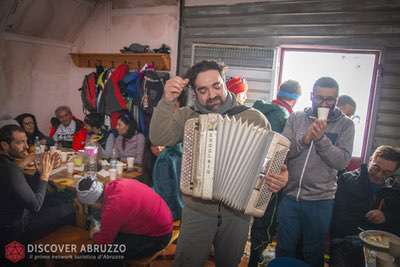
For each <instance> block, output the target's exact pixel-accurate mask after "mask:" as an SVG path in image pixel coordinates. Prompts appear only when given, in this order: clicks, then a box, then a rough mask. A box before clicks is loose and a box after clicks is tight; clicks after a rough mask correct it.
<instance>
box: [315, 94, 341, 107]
mask: <svg viewBox="0 0 400 267" xmlns="http://www.w3.org/2000/svg"><path fill="white" fill-rule="evenodd" d="M314 99H315V100H316V101H317V102H318V103H319V104H322V103H323V102H326V103H327V104H329V105H333V104H335V103H336V97H334V96H320V95H316V96H314Z"/></svg>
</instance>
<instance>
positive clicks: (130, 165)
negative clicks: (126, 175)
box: [126, 157, 135, 170]
mask: <svg viewBox="0 0 400 267" xmlns="http://www.w3.org/2000/svg"><path fill="white" fill-rule="evenodd" d="M126 162H127V163H128V170H133V166H134V163H135V158H134V157H128V158H126Z"/></svg>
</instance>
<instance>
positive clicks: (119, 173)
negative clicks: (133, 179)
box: [117, 162, 124, 175]
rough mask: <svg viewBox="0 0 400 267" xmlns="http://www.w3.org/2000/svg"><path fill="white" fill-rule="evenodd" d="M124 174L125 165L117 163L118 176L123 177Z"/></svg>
mask: <svg viewBox="0 0 400 267" xmlns="http://www.w3.org/2000/svg"><path fill="white" fill-rule="evenodd" d="M123 172H124V164H123V163H120V162H119V163H117V174H118V175H121V174H122V173H123Z"/></svg>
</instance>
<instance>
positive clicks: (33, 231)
mask: <svg viewBox="0 0 400 267" xmlns="http://www.w3.org/2000/svg"><path fill="white" fill-rule="evenodd" d="M74 223H75V209H74V207H73V205H72V201H68V199H65V198H63V197H62V195H60V194H59V193H52V194H48V195H46V198H45V201H44V203H43V206H42V207H41V209H40V211H39V212H38V213H30V212H28V211H27V210H25V212H24V216H23V218H22V219H21V220H20V221H18V222H15V224H14V225H13V226H12V227H9V228H5V229H2V230H1V231H0V236H1V238H0V239H1V241H0V250H1V252H0V266H8V265H10V266H11V265H12V266H29V260H28V259H27V258H25V259H24V260H22V261H21V262H18V264H17V265H13V263H11V262H10V261H8V260H6V259H4V252H5V249H4V247H5V245H6V244H8V243H9V242H11V241H14V240H15V241H18V242H20V243H22V244H24V245H26V244H27V243H32V242H33V241H35V240H38V239H41V238H43V237H44V236H46V235H47V234H49V233H51V232H53V231H55V230H56V229H57V228H59V227H61V226H63V225H71V224H74Z"/></svg>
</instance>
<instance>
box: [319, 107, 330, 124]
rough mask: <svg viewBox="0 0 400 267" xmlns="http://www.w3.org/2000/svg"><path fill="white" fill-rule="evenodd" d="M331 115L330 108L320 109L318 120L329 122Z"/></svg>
mask: <svg viewBox="0 0 400 267" xmlns="http://www.w3.org/2000/svg"><path fill="white" fill-rule="evenodd" d="M328 114H329V108H318V119H319V120H325V121H326V120H327V119H328Z"/></svg>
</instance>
